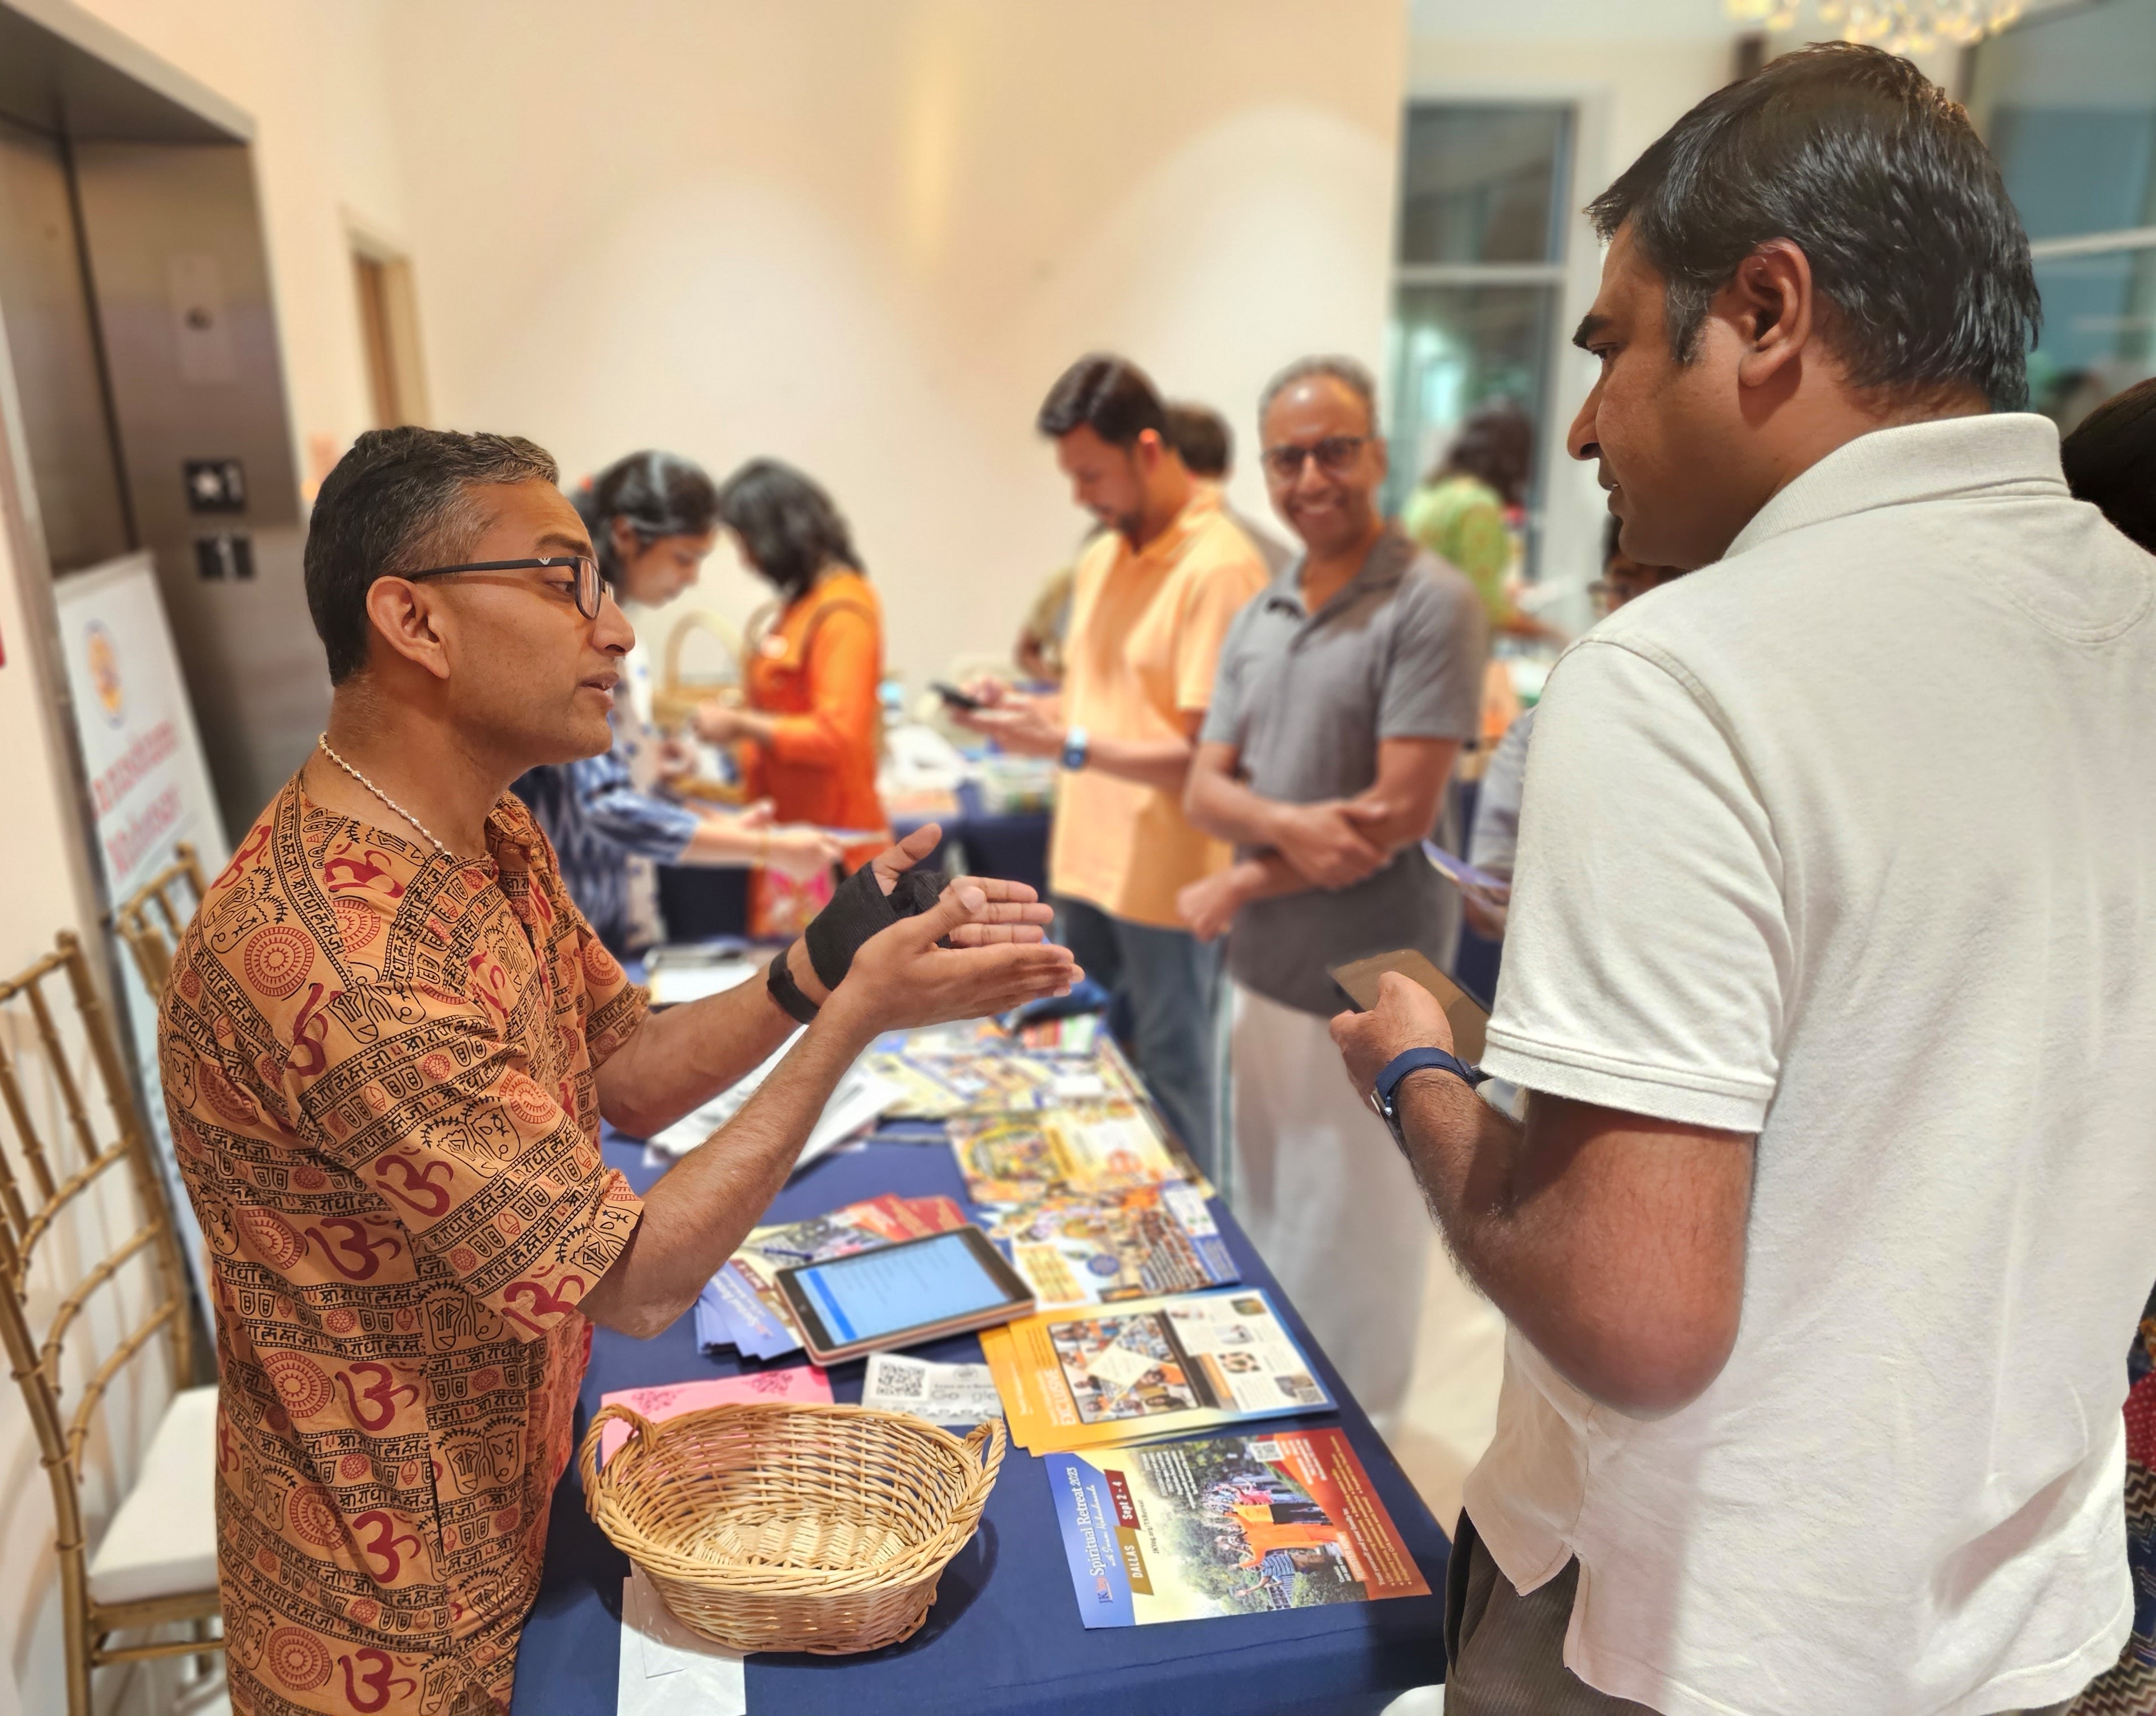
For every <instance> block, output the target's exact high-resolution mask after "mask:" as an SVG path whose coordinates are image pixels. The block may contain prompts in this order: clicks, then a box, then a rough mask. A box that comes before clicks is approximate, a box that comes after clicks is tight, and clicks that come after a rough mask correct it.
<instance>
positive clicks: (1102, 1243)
mask: <svg viewBox="0 0 2156 1716" xmlns="http://www.w3.org/2000/svg"><path fill="white" fill-rule="evenodd" d="M987 1226H988V1237H989V1238H990V1239H992V1240H993V1241H995V1242H996V1243H997V1245H998V1246H1001V1247H1002V1249H1003V1252H1004V1256H1007V1257H1009V1259H1010V1260H1011V1266H1012V1267H1014V1269H1016V1270H1017V1271H1018V1272H1019V1274H1020V1275H1022V1276H1024V1277H1025V1280H1026V1284H1027V1285H1028V1286H1029V1287H1032V1289H1033V1292H1034V1298H1035V1299H1036V1300H1038V1301H1039V1303H1040V1306H1041V1308H1043V1309H1044V1310H1045V1309H1048V1308H1051V1307H1055V1306H1060V1305H1105V1304H1113V1303H1115V1302H1117V1301H1119V1300H1123V1299H1142V1298H1147V1297H1152V1296H1154V1295H1157V1294H1161V1293H1183V1292H1199V1291H1202V1290H1203V1289H1204V1288H1206V1287H1224V1286H1226V1285H1227V1284H1228V1283H1229V1282H1235V1281H1240V1279H1242V1274H1241V1272H1240V1270H1238V1269H1237V1268H1236V1267H1235V1259H1234V1258H1232V1257H1230V1256H1229V1255H1228V1244H1227V1241H1224V1239H1222V1238H1221V1237H1220V1230H1219V1228H1218V1227H1217V1226H1215V1225H1214V1221H1213V1212H1212V1211H1211V1210H1209V1208H1207V1207H1206V1202H1205V1195H1204V1193H1202V1192H1200V1191H1199V1189H1197V1188H1196V1187H1195V1186H1191V1185H1186V1184H1184V1183H1183V1181H1181V1180H1179V1179H1171V1180H1167V1181H1163V1183H1162V1184H1159V1185H1157V1186H1137V1187H1134V1188H1132V1189H1131V1190H1129V1191H1125V1192H1103V1193H1101V1194H1099V1195H1096V1196H1094V1197H1091V1198H1050V1199H1047V1200H1044V1201H1043V1202H1040V1203H1038V1204H1022V1205H1018V1206H1016V1207H1015V1208H1013V1209H1010V1210H1004V1211H1003V1212H1001V1213H1000V1214H999V1215H997V1216H996V1218H995V1219H994V1220H993V1221H991V1222H989V1223H988V1224H987Z"/></svg>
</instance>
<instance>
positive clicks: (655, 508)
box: [516, 452, 839, 955]
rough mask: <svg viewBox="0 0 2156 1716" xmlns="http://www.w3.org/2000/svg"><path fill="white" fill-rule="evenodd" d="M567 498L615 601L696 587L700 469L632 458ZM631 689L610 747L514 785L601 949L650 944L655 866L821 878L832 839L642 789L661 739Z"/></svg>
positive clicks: (702, 488)
mask: <svg viewBox="0 0 2156 1716" xmlns="http://www.w3.org/2000/svg"><path fill="white" fill-rule="evenodd" d="M569 498H570V501H571V502H572V504H573V505H574V506H575V507H576V509H577V512H578V513H579V514H580V515H581V516H583V521H584V527H585V528H586V529H587V530H588V531H589V532H591V537H592V546H593V548H594V549H595V550H596V551H597V552H598V562H599V573H600V575H601V576H602V577H603V578H604V579H605V580H606V583H607V587H608V589H609V590H610V591H611V592H612V593H613V596H614V599H616V600H617V601H623V602H637V603H641V604H644V605H646V606H648V607H657V606H658V605H660V604H662V603H665V602H670V601H671V600H673V599H674V598H675V597H676V596H678V595H680V593H681V592H682V591H684V590H685V589H686V588H688V587H689V586H690V584H692V583H695V582H696V575H697V573H699V571H701V568H702V567H703V563H704V557H706V555H708V554H709V553H710V552H711V547H712V545H713V544H714V543H715V542H716V541H717V540H718V491H717V490H716V487H715V486H713V484H712V482H711V478H710V477H709V476H708V475H706V474H705V472H704V470H703V469H702V467H701V466H700V465H696V464H695V463H694V462H693V461H691V460H686V459H683V458H680V457H679V456H678V455H675V454H672V453H659V452H644V453H632V454H630V455H629V456H628V457H627V458H626V459H621V460H616V461H615V462H614V463H613V464H612V465H608V467H607V468H606V469H605V470H603V471H601V472H600V473H599V474H598V475H597V476H596V477H593V478H591V479H589V480H587V481H586V482H584V483H583V486H581V487H579V488H578V489H577V491H576V492H575V493H574V494H572V496H570V497H569ZM613 732H614V741H613V749H612V750H610V751H608V752H606V753H604V754H603V755H601V756H598V757H588V758H583V760H582V761H580V762H576V763H551V764H548V765H547V766H546V767H543V768H535V769H532V770H531V771H530V772H529V773H526V774H525V775H524V776H523V777H522V778H520V779H519V780H518V781H517V783H516V793H517V796H518V797H520V798H521V799H523V800H524V802H525V803H526V804H527V805H529V806H530V807H531V812H532V814H533V815H535V816H536V817H537V818H538V819H539V825H540V826H541V827H542V828H544V829H545V830H547V839H549V840H552V842H553V843H554V852H555V855H556V856H557V858H558V859H559V860H560V862H561V868H562V881H563V882H564V883H565V884H566V885H567V887H568V890H569V895H570V897H571V898H572V899H573V900H575V901H576V902H577V909H578V910H580V911H581V912H583V914H584V916H585V917H587V918H588V919H589V920H590V922H591V926H592V927H593V929H594V930H596V931H598V935H599V939H600V940H602V941H603V942H604V943H606V944H607V946H608V948H612V949H613V952H614V953H617V954H624V955H625V954H629V953H634V952H636V951H638V950H639V948H641V947H642V946H643V945H644V944H645V943H649V941H650V939H651V938H652V928H651V924H652V920H653V914H652V912H650V909H649V886H650V884H649V876H650V866H652V865H653V864H654V863H656V864H711V865H728V866H748V865H758V866H768V867H769V868H772V869H774V870H778V871H783V872H785V873H787V874H789V875H793V876H810V875H815V874H818V873H819V872H824V871H829V868H830V866H831V865H832V864H833V863H834V861H836V859H837V858H838V855H839V847H838V844H837V842H835V841H834V840H831V839H829V837H828V836H826V835H824V834H823V833H822V832H821V831H820V830H817V829H814V828H809V827H799V828H775V827H773V825H772V822H771V812H770V809H769V807H768V806H757V807H754V808H752V809H749V810H747V811H745V812H740V813H736V814H726V813H724V812H717V811H707V810H700V809H693V808H691V807H690V806H689V805H686V804H680V803H678V802H676V801H675V800H674V799H664V798H660V797H657V796H656V795H654V794H652V793H649V792H647V791H644V790H643V789H641V788H639V785H638V773H639V768H638V765H639V759H640V758H642V757H643V756H644V753H646V752H647V750H648V749H649V748H653V747H655V746H656V745H657V744H658V743H659V739H658V737H657V735H655V734H654V733H653V732H651V731H650V730H649V728H647V727H645V726H644V722H642V721H641V720H640V719H639V717H638V716H637V714H636V712H635V710H634V706H632V704H631V703H630V701H629V676H628V674H627V673H625V672H624V675H623V676H622V680H621V682H620V683H619V686H616V688H615V694H614V710H613ZM653 773H655V771H653ZM639 895H642V899H641V900H639Z"/></svg>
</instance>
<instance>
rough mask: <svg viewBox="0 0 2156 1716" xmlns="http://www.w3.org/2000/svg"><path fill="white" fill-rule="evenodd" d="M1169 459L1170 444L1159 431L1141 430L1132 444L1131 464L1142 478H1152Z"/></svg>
mask: <svg viewBox="0 0 2156 1716" xmlns="http://www.w3.org/2000/svg"><path fill="white" fill-rule="evenodd" d="M1167 457H1168V443H1167V442H1166V441H1165V440H1163V439H1162V437H1161V434H1160V431H1159V430H1158V429H1140V430H1139V431H1138V438H1137V439H1136V440H1135V441H1133V442H1132V443H1131V462H1132V464H1133V465H1136V466H1137V471H1138V475H1140V476H1144V477H1149V476H1151V475H1152V474H1153V473H1154V472H1155V471H1157V470H1159V469H1160V467H1161V465H1162V462H1163V460H1166V459H1167Z"/></svg>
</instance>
